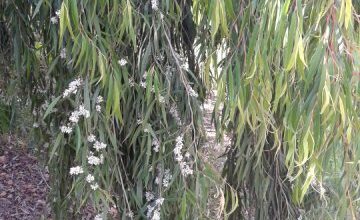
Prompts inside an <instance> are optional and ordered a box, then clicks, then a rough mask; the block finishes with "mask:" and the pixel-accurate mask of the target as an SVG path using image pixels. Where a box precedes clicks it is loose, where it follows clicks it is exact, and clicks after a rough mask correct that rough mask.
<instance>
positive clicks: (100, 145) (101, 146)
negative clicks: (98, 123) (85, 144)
mask: <svg viewBox="0 0 360 220" xmlns="http://www.w3.org/2000/svg"><path fill="white" fill-rule="evenodd" d="M94 148H95V150H96V151H99V150H102V149H105V148H106V144H105V143H102V142H99V141H96V142H95V144H94Z"/></svg>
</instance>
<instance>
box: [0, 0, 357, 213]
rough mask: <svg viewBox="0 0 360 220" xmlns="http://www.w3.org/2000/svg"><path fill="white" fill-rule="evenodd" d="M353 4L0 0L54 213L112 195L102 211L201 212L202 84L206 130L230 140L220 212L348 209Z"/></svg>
mask: <svg viewBox="0 0 360 220" xmlns="http://www.w3.org/2000/svg"><path fill="white" fill-rule="evenodd" d="M359 7H360V4H359V2H358V1H351V0H341V1H335V0H334V1H329V0H317V1H314V0H313V1H312V0H274V1H269V0H257V1H248V0H245V1H238V0H224V1H220V0H210V1H208V0H207V1H204V0H174V1H166V0H163V1H161V0H159V1H155V0H151V1H141V0H113V1H106V0H100V1H89V0H82V1H73V0H33V1H32V0H30V1H17V0H11V1H10V0H5V1H3V2H1V3H0V9H1V10H0V28H1V30H3V31H2V33H0V36H1V41H0V43H1V45H0V46H1V48H0V49H2V50H3V48H7V49H8V51H7V52H6V53H7V54H12V56H11V57H12V60H11V62H9V63H11V64H9V66H11V67H12V68H13V69H14V70H15V71H16V73H17V75H16V77H15V78H16V79H17V80H18V82H19V85H20V87H21V89H23V91H24V92H25V93H26V94H27V98H28V99H29V100H31V107H32V110H33V115H34V122H35V123H37V124H39V127H38V128H34V133H33V134H35V135H37V136H36V137H37V140H38V141H39V144H41V145H43V146H44V147H45V148H46V151H47V157H48V158H47V159H48V161H49V169H50V173H51V188H52V192H51V195H50V198H49V199H50V201H51V202H52V208H53V209H52V210H53V214H54V217H55V218H56V219H71V218H75V219H76V218H81V215H80V213H81V210H82V209H83V208H84V207H85V206H87V205H92V206H93V207H94V209H95V210H94V213H95V214H100V215H101V216H102V217H104V218H105V217H106V216H107V217H111V214H114V213H109V210H113V209H114V207H115V206H114V205H116V208H115V209H116V210H117V212H118V216H115V217H114V216H113V217H114V218H115V219H133V218H134V219H145V218H148V219H152V218H154V219H156V218H155V217H156V216H157V215H160V216H161V217H162V219H172V218H175V219H204V218H206V217H208V216H206V210H205V209H206V206H207V201H208V194H209V192H208V189H209V187H211V186H212V185H213V184H216V185H218V184H220V182H221V181H220V179H219V178H217V177H216V175H215V174H214V173H213V171H212V169H211V168H210V167H211V166H210V165H209V164H206V163H205V162H204V161H203V160H202V157H201V154H200V153H199V147H200V146H201V143H202V142H203V137H204V132H203V128H202V125H203V122H202V115H201V110H200V105H201V103H202V101H203V100H204V98H205V96H206V93H207V91H208V90H210V89H211V88H216V89H217V100H216V105H215V108H214V123H215V125H216V128H217V133H218V137H219V138H221V136H222V135H223V134H224V133H225V132H227V133H229V134H230V135H231V137H232V146H231V147H229V150H228V151H227V153H226V154H227V161H226V163H225V167H224V170H223V177H224V179H225V180H226V183H225V184H224V185H225V189H226V190H225V192H226V195H225V196H226V201H225V205H226V209H225V211H224V214H223V217H224V218H225V219H226V218H230V219H242V218H245V219H246V218H251V217H254V218H255V219H297V218H309V219H318V218H320V219H333V218H334V219H344V218H350V219H357V218H359V196H360V193H359V186H360V184H359V178H360V176H359V157H360V153H359V149H358V147H359V143H360V140H359V137H358V136H357V134H358V132H359V129H360V127H359V126H360V124H359V114H358V107H359V103H358V102H359V88H358V84H359V71H360V70H359V66H360V65H359V64H360V63H359V62H360V61H359V59H360V58H359V57H360V54H359V53H360V52H359V42H360V31H359ZM3 45H6V46H3ZM9 48H10V49H9ZM74 80H75V81H74ZM215 81H216V82H215ZM214 82H215V83H214ZM75 84H76V86H74V85H75ZM100 97H103V102H101V98H100ZM222 106H223V108H221V107H222ZM219 109H221V110H219ZM74 112H75V113H76V114H75V113H74ZM79 112H80V113H79ZM74 115H76V117H75V116H74ZM72 116H74V117H75V118H74V117H72ZM62 126H67V127H62ZM61 127H62V128H63V129H62V131H61V129H60V128H61ZM91 135H94V137H93V138H95V139H96V140H97V141H99V143H98V144H97V145H96V146H102V145H99V144H100V142H101V143H104V144H106V147H105V149H97V150H94V146H95V144H94V143H93V141H91V139H93V138H89V136H91ZM89 140H90V141H89ZM47 146H49V147H47ZM101 148H103V146H102V147H101ZM89 157H92V158H93V159H94V157H99V158H100V157H103V162H100V164H99V165H97V166H94V165H91V164H89ZM93 162H94V161H93ZM77 166H81V167H82V170H79V169H78V170H77V171H78V172H79V173H80V174H79V175H74V174H73V175H70V173H69V171H70V170H71V171H72V173H74V172H75V169H71V168H74V167H77ZM185 168H186V169H185ZM184 170H186V172H188V174H189V175H187V174H185V173H184ZM81 171H82V172H81ZM191 172H193V173H192V174H191ZM88 174H91V175H93V176H94V179H95V180H91V181H90V180H89V179H88V178H86V177H87V175H88ZM169 174H170V177H169ZM90 179H91V178H90ZM88 182H90V183H88ZM94 182H96V183H97V184H98V187H99V188H98V189H95V190H93V189H92V188H96V187H95V186H94V184H95V183H94ZM234 189H235V190H236V193H235V194H234ZM151 197H153V198H151ZM162 198H164V200H162Z"/></svg>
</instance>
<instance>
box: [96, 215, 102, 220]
mask: <svg viewBox="0 0 360 220" xmlns="http://www.w3.org/2000/svg"><path fill="white" fill-rule="evenodd" d="M94 220H103V218H102V217H101V214H97V215H96V216H95V218H94Z"/></svg>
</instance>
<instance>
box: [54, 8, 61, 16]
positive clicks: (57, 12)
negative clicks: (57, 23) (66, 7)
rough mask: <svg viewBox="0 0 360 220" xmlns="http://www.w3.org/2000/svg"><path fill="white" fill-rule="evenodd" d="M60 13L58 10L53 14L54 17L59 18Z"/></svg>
mask: <svg viewBox="0 0 360 220" xmlns="http://www.w3.org/2000/svg"><path fill="white" fill-rule="evenodd" d="M60 13H61V11H60V9H59V10H57V11H56V12H55V14H56V16H58V17H59V16H60Z"/></svg>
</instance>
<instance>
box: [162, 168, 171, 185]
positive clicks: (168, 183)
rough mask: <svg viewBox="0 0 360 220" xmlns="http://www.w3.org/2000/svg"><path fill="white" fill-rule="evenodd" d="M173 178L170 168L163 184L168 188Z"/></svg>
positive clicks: (166, 172) (166, 171) (165, 174)
mask: <svg viewBox="0 0 360 220" xmlns="http://www.w3.org/2000/svg"><path fill="white" fill-rule="evenodd" d="M171 180H172V175H171V173H170V169H166V170H165V173H164V179H163V186H164V187H165V188H168V187H169V186H170V182H171Z"/></svg>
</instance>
